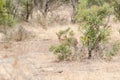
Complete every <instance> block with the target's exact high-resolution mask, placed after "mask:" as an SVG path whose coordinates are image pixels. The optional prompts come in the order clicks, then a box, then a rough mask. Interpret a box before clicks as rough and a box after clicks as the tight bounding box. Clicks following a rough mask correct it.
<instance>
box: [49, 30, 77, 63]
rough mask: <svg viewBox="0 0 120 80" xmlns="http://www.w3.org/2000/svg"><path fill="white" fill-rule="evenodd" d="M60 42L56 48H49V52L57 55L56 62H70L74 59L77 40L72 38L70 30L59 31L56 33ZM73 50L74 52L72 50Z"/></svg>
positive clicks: (72, 33) (72, 34)
mask: <svg viewBox="0 0 120 80" xmlns="http://www.w3.org/2000/svg"><path fill="white" fill-rule="evenodd" d="M56 34H57V36H58V40H59V42H60V44H59V45H57V46H51V47H50V51H52V52H53V53H54V54H55V55H57V57H58V60H60V61H61V60H70V59H71V58H72V57H74V55H73V54H75V53H74V52H75V51H76V47H77V39H76V38H75V37H74V32H73V31H72V30H70V28H68V29H66V30H61V31H59V32H58V33H56ZM72 49H74V51H73V50H72Z"/></svg>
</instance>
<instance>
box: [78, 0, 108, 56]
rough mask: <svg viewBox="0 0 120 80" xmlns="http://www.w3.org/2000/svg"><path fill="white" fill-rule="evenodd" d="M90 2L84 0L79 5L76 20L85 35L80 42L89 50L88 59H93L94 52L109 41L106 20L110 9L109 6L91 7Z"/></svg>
mask: <svg viewBox="0 0 120 80" xmlns="http://www.w3.org/2000/svg"><path fill="white" fill-rule="evenodd" d="M88 2H89V0H82V1H81V3H80V4H79V5H78V8H77V15H76V19H77V21H78V22H80V29H81V31H82V34H83V35H82V36H81V37H80V40H81V42H82V43H83V45H84V46H86V48H87V50H88V58H91V56H92V51H94V50H95V49H96V48H97V47H99V44H101V43H104V42H105V41H107V39H108V36H109V33H110V28H109V26H108V23H107V21H106V20H105V19H106V17H107V16H108V15H109V10H110V9H109V5H108V4H104V5H91V6H89V4H88Z"/></svg>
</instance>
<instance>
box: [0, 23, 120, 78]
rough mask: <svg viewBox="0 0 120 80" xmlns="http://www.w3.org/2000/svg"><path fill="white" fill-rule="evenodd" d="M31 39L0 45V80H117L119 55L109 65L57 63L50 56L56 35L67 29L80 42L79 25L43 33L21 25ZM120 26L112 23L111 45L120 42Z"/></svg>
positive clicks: (42, 30)
mask: <svg viewBox="0 0 120 80" xmlns="http://www.w3.org/2000/svg"><path fill="white" fill-rule="evenodd" d="M23 25H24V26H25V27H26V26H27V29H26V30H28V31H29V32H31V33H34V36H35V37H34V38H29V39H26V40H23V41H18V42H14V41H12V42H10V43H9V44H8V43H6V46H7V48H5V47H4V44H3V43H0V80H120V75H119V74H120V60H119V58H120V54H118V55H117V56H115V57H113V59H112V60H111V61H105V60H101V59H91V60H87V59H84V60H82V61H71V62H70V61H64V62H56V57H55V56H54V55H53V54H52V53H51V52H49V47H50V46H51V45H52V44H58V40H57V36H56V34H55V33H56V32H58V31H59V30H61V29H66V28H67V27H70V28H71V29H73V30H74V31H75V32H76V35H75V36H76V37H77V38H78V39H79V36H78V35H79V32H78V25H73V24H70V25H64V26H59V25H56V26H53V27H49V28H48V29H47V30H44V29H42V28H40V27H38V26H37V25H34V26H35V27H31V26H33V25H30V24H27V23H24V24H23ZM119 26H120V23H114V24H113V23H112V34H111V38H112V40H111V41H116V40H120V37H119V36H120V34H119V32H118V28H119Z"/></svg>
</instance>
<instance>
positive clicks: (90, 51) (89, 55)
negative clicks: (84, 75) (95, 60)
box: [88, 50, 92, 59]
mask: <svg viewBox="0 0 120 80" xmlns="http://www.w3.org/2000/svg"><path fill="white" fill-rule="evenodd" d="M91 57H92V50H89V51H88V59H91Z"/></svg>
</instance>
